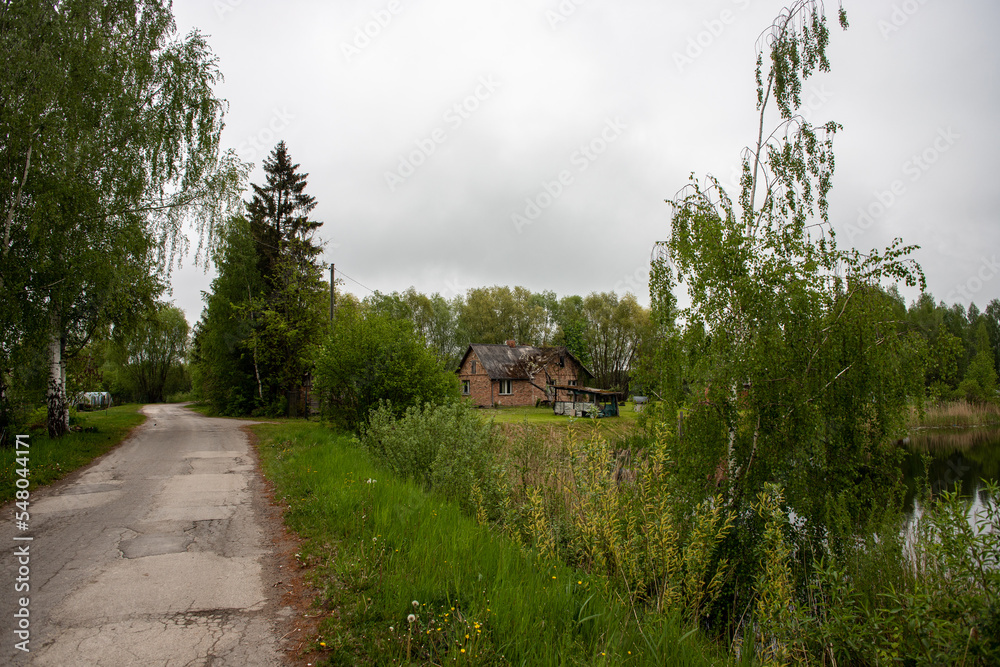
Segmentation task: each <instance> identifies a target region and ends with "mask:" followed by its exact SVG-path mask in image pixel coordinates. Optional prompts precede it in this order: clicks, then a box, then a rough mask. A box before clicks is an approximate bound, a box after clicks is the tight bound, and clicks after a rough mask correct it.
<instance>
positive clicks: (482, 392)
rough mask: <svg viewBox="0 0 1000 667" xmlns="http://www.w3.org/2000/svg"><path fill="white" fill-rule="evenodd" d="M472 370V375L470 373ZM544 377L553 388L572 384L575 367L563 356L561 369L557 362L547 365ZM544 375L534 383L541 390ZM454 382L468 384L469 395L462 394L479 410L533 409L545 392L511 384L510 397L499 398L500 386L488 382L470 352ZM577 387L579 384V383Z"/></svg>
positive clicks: (522, 382) (523, 383) (525, 384)
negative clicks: (547, 378)
mask: <svg viewBox="0 0 1000 667" xmlns="http://www.w3.org/2000/svg"><path fill="white" fill-rule="evenodd" d="M473 366H475V372H473ZM546 373H548V376H549V378H550V379H551V380H553V381H554V383H555V384H569V383H570V381H571V380H576V379H577V378H578V375H579V366H578V365H577V364H576V363H575V362H574V361H573V359H572V358H570V356H569V355H566V356H565V358H564V365H563V366H561V367H560V366H559V363H558V360H556V361H554V362H553V363H551V364H549V366H548V368H547V369H546ZM546 373H538V375H536V376H535V379H534V383H535V384H537V385H539V386H541V387H544V386H545V384H546ZM458 378H459V380H462V381H468V383H469V393H468V394H463V395H464V396H466V397H468V398H471V399H472V400H473V401H474V402H475V404H476V405H478V406H480V407H490V406H492V405H494V404H495V405H500V406H513V405H518V406H520V405H534V404H535V403H537V402H538V401H542V400H545V399H546V398H547V397H546V395H545V392H544V391H542V390H541V389H539V388H538V387H536V386H534V385H532V384H531V383H530V382H528V381H527V380H511V390H512V393H511V394H508V395H501V394H500V382H499V381H498V380H492V381H491V380H490V377H489V375H487V373H486V370H485V369H484V368H483V364H482V362H480V361H479V358H478V357H477V356H476V353H475V351H473V352H472V353H471V354H469V356H468V357H467V358H466V359H465V361H464V362H463V363H462V366H461V368H459V369H458ZM580 384H583V382H581V383H580Z"/></svg>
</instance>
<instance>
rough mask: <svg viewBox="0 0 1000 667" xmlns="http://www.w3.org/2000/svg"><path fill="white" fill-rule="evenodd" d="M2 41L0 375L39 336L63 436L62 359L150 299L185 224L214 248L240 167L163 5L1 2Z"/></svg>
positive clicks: (202, 44) (211, 71)
mask: <svg viewBox="0 0 1000 667" xmlns="http://www.w3.org/2000/svg"><path fill="white" fill-rule="evenodd" d="M0 42H2V44H3V46H4V51H5V59H4V64H3V68H4V69H3V72H2V76H0V80H2V81H3V84H2V85H3V96H2V98H0V105H2V106H0V136H2V137H4V143H3V145H2V146H0V152H2V155H0V168H2V170H3V172H2V175H0V179H2V180H0V205H2V206H3V211H2V220H3V246H2V247H0V267H2V270H0V276H2V278H0V294H2V297H3V301H4V303H5V304H10V309H9V310H7V309H6V308H5V309H4V310H7V312H8V313H10V314H9V315H8V317H4V318H3V322H2V325H3V333H4V336H5V341H6V342H5V343H4V348H3V350H2V353H3V362H4V363H3V364H2V365H3V366H4V367H5V368H0V378H5V377H6V374H7V368H9V366H10V363H11V359H12V355H13V354H14V352H15V348H17V347H19V346H23V345H26V344H28V343H29V342H30V341H31V340H32V339H35V338H37V337H39V336H42V337H44V338H45V340H46V341H47V346H48V358H49V388H48V398H47V401H48V409H49V419H48V429H49V432H50V434H52V435H53V436H57V435H60V434H62V433H64V432H65V431H66V430H67V428H68V409H67V401H66V393H65V361H66V355H67V354H72V353H73V351H74V350H75V349H79V348H80V347H82V345H84V344H85V343H86V341H87V340H89V339H90V338H91V337H92V336H93V335H94V333H95V332H97V331H98V330H100V329H101V328H102V327H107V326H109V325H110V324H112V323H115V322H122V321H125V320H128V319H129V318H130V317H135V316H136V313H138V312H141V311H142V310H144V309H146V308H148V307H149V306H150V305H151V303H152V301H153V298H154V297H155V295H156V294H158V293H159V292H160V291H162V289H163V284H162V283H161V282H160V281H159V279H158V278H156V277H155V276H157V275H162V273H163V272H164V270H167V269H169V267H170V266H171V264H172V262H173V260H174V258H175V257H176V256H177V253H178V252H180V251H185V250H186V249H187V238H186V236H185V234H184V233H183V224H184V222H185V221H186V220H191V221H193V222H194V224H195V227H196V230H197V234H198V238H199V239H200V241H199V246H200V245H201V244H202V242H204V243H206V244H207V245H208V246H211V244H212V242H213V239H214V238H215V236H216V234H215V229H216V226H217V224H218V223H219V222H220V221H221V219H222V217H221V216H222V215H223V213H224V211H225V210H226V209H227V208H229V207H232V206H236V205H238V202H239V199H238V197H239V189H240V188H239V186H240V184H241V182H242V181H243V179H244V178H245V174H246V169H245V167H244V166H243V165H242V164H241V163H240V162H239V161H238V160H237V159H236V158H235V155H234V154H233V153H232V152H230V153H227V154H226V155H221V156H220V154H219V135H220V133H221V130H222V116H223V111H224V103H223V102H222V100H219V99H218V98H216V97H215V95H214V92H213V90H212V88H213V86H214V85H215V84H216V83H217V82H218V81H219V80H220V79H221V74H220V72H219V70H218V67H217V62H216V58H215V57H214V55H213V54H212V52H211V50H210V49H209V47H208V44H207V43H206V41H205V39H204V37H202V35H200V34H199V33H198V32H192V33H190V34H189V35H187V36H186V37H183V38H181V37H179V36H178V35H177V34H176V30H175V25H174V20H173V16H172V14H171V11H170V4H169V3H168V2H162V1H159V0H131V1H123V2H116V3H110V4H109V3H105V2H99V1H97V0H67V1H66V2H61V3H58V4H55V5H53V4H52V3H39V2H3V3H2V5H0ZM199 249H201V248H200V247H199ZM3 382H4V381H3V379H0V390H2V389H3V386H2V385H3Z"/></svg>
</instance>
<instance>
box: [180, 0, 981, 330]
mask: <svg viewBox="0 0 1000 667" xmlns="http://www.w3.org/2000/svg"><path fill="white" fill-rule="evenodd" d="M785 5H786V2H781V1H772V0H673V1H670V2H654V1H652V0H644V1H638V0H624V1H622V2H616V3H611V2H598V1H597V0H527V1H523V2H518V1H512V0H506V1H503V2H501V1H500V0H479V1H475V2H470V1H469V0H364V1H360V2H320V1H307V0H291V1H286V2H282V3H280V5H279V4H278V3H264V2H263V1H262V0H175V2H174V14H175V17H176V19H177V25H178V29H179V31H180V32H182V33H186V32H188V31H189V30H191V29H194V28H197V29H198V30H200V31H201V32H202V33H203V34H205V35H207V38H208V42H209V44H210V45H211V48H212V50H213V51H214V52H215V54H216V55H217V56H218V58H219V66H220V68H221V70H222V73H223V75H224V77H225V81H224V82H223V83H221V84H220V85H219V86H218V88H217V91H216V92H217V94H218V96H220V97H222V98H224V99H226V100H227V102H228V105H229V109H228V112H227V115H226V128H225V130H224V133H223V138H222V142H223V147H224V148H232V149H234V150H236V151H237V152H238V154H239V155H240V157H241V158H242V159H244V160H246V161H248V162H252V163H254V168H253V170H252V172H251V177H250V181H251V182H254V183H262V182H263V172H262V170H261V166H260V165H261V161H262V160H263V159H264V158H265V157H266V156H267V155H268V154H269V153H270V151H271V150H272V149H273V148H274V146H275V145H276V144H277V142H278V141H280V140H284V141H285V142H286V144H287V146H288V151H289V154H290V156H291V158H292V159H293V161H294V162H296V163H298V164H299V165H300V171H301V172H303V173H308V175H309V176H308V186H307V188H306V192H307V193H309V194H311V195H313V196H314V197H315V198H316V200H317V203H318V205H317V207H316V208H315V209H314V211H313V213H312V217H313V219H315V220H319V221H322V222H323V223H324V224H323V226H322V227H321V228H320V237H321V238H322V240H323V241H324V242H325V244H326V245H325V249H324V254H323V261H324V262H326V263H333V264H335V265H336V271H337V276H338V277H339V278H341V279H343V281H344V283H343V285H342V286H340V287H339V288H338V289H341V290H343V291H347V292H351V293H353V294H355V295H357V296H358V297H361V298H363V297H364V296H366V295H368V294H370V293H371V291H373V290H377V291H380V292H383V293H389V292H393V291H403V290H406V289H407V288H408V287H410V286H413V287H415V288H416V289H417V290H418V291H420V292H424V293H427V294H432V293H440V294H442V295H443V296H445V297H447V298H452V297H454V296H456V295H461V294H465V292H466V290H468V289H469V288H471V287H480V286H491V285H508V286H511V287H513V286H515V285H521V286H524V287H527V288H528V289H530V290H532V291H535V292H538V291H545V290H551V291H554V292H556V294H558V295H559V296H565V295H568V294H580V295H586V294H589V293H590V292H607V291H615V292H617V293H618V294H619V295H624V294H625V293H626V292H632V293H634V294H635V295H636V296H637V297H638V298H639V300H640V301H641V302H643V303H647V304H648V271H649V260H650V254H651V251H652V249H653V247H654V244H655V242H656V241H658V240H664V239H666V238H668V237H669V229H670V207H669V206H668V205H667V204H666V203H665V202H664V200H668V199H671V198H673V197H674V195H675V194H676V193H677V192H678V191H679V190H680V189H681V188H682V187H683V186H684V185H685V184H686V183H687V181H688V177H689V175H690V174H692V173H694V174H695V175H696V176H697V177H700V178H703V177H704V176H705V175H706V174H713V175H715V176H717V177H718V178H719V179H720V180H721V181H722V182H723V183H732V182H735V180H736V179H735V176H734V174H735V173H737V172H736V170H737V169H738V168H739V165H740V154H741V151H742V149H743V148H744V147H745V146H748V145H750V144H751V143H752V142H753V141H754V140H755V138H756V132H757V122H758V117H757V112H756V109H755V103H756V91H755V83H754V67H755V58H756V50H755V48H756V45H757V43H758V38H759V37H760V35H761V34H762V33H763V32H764V30H765V29H766V28H767V27H768V26H769V25H770V24H771V22H772V21H773V20H774V18H775V17H776V16H777V15H778V14H779V12H780V11H781V10H782V8H783V7H784V6H785ZM844 8H845V9H846V10H847V14H848V19H849V21H850V28H849V29H848V30H847V31H842V30H841V29H840V27H839V26H838V25H837V23H836V12H837V3H836V1H835V0H834V1H830V2H827V4H826V11H827V13H828V15H829V17H830V27H831V40H830V46H829V49H828V55H829V58H830V63H831V71H830V72H829V73H824V74H819V75H816V76H814V77H812V78H810V79H808V80H807V82H806V83H805V85H804V88H803V102H804V109H803V113H804V115H805V116H806V117H807V118H808V120H810V121H811V122H813V123H814V124H820V123H823V122H826V121H828V120H834V121H837V122H839V123H840V124H841V125H842V126H843V130H842V131H841V132H838V134H837V136H836V138H835V140H834V151H835V154H836V173H835V176H834V187H833V190H832V192H831V196H830V218H831V222H832V224H833V227H834V229H835V230H836V231H837V239H838V244H839V245H840V246H841V247H850V246H853V247H855V248H857V249H859V250H862V251H867V250H869V249H873V248H878V249H882V248H885V247H886V246H888V245H889V244H890V243H892V241H893V239H894V238H897V237H900V238H902V240H903V241H904V243H906V244H915V245H919V246H920V249H919V250H917V251H916V252H915V253H914V257H915V258H916V259H917V261H918V262H919V263H920V264H921V266H922V267H923V270H924V273H925V274H926V277H927V289H928V291H929V292H930V293H931V294H932V295H933V296H934V298H935V300H937V301H945V302H946V303H948V304H949V305H950V304H953V303H961V304H963V305H965V306H968V305H969V304H970V303H976V304H977V305H978V306H979V308H980V309H984V308H985V306H986V304H987V303H988V302H989V301H990V300H992V299H994V298H1000V225H998V221H1000V187H998V185H1000V184H998V176H1000V174H998V172H1000V170H998V169H997V166H996V160H997V156H1000V131H998V128H997V123H996V121H997V120H1000V113H998V104H1000V41H998V40H997V39H996V38H995V36H996V34H997V32H998V29H1000V3H997V2H995V0H950V1H949V2H945V1H944V0H864V2H861V1H860V0H845V2H844ZM248 197H249V195H247V197H246V198H248ZM193 245H197V243H196V242H195V243H194V244H193ZM213 275H214V274H213V273H212V271H211V269H209V270H208V271H207V272H206V269H205V268H204V267H199V266H196V265H195V263H194V258H193V255H192V256H190V257H188V258H187V259H186V260H185V262H184V266H183V268H181V269H175V270H174V272H173V275H172V294H171V296H170V297H169V298H171V299H172V300H173V301H174V302H175V304H176V305H178V306H180V307H181V308H182V309H183V310H184V311H185V313H186V315H187V318H188V321H189V322H191V323H194V322H195V321H196V320H197V319H198V318H199V316H200V313H201V310H202V307H203V302H202V298H201V292H202V291H205V290H208V289H209V287H210V283H211V279H212V277H213ZM901 291H902V293H903V295H904V296H905V297H906V299H907V301H912V300H913V299H914V298H915V297H916V296H917V295H918V292H917V291H916V290H914V289H905V288H903V289H901Z"/></svg>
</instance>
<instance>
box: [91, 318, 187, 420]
mask: <svg viewBox="0 0 1000 667" xmlns="http://www.w3.org/2000/svg"><path fill="white" fill-rule="evenodd" d="M187 349H188V323H187V320H186V319H185V317H184V313H183V312H182V311H181V310H180V309H179V308H177V307H175V306H171V305H169V304H166V303H163V302H159V303H157V304H156V307H155V309H154V310H153V311H151V312H150V313H148V314H147V315H146V318H145V319H143V320H142V321H140V322H139V324H138V325H137V326H136V327H135V328H134V329H133V330H132V331H130V332H127V333H125V332H118V335H117V337H116V340H115V341H114V343H113V345H112V347H111V352H110V355H109V364H108V366H109V368H108V370H109V371H110V375H112V376H113V379H112V381H111V384H112V388H113V394H114V395H115V396H116V398H117V400H118V401H120V402H131V401H136V402H139V403H159V402H162V401H163V400H164V399H165V397H166V396H167V394H170V393H176V392H178V391H183V390H185V389H188V388H189V387H185V386H184V380H185V374H184V367H183V363H184V359H185V356H186V354H187Z"/></svg>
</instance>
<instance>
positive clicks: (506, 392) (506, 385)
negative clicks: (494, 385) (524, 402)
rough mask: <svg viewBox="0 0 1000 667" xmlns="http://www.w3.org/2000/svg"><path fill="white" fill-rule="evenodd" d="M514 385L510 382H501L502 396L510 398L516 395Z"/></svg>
mask: <svg viewBox="0 0 1000 667" xmlns="http://www.w3.org/2000/svg"><path fill="white" fill-rule="evenodd" d="M512 384H513V383H512V382H511V381H510V380H500V395H501V396H510V395H511V394H513V393H514V389H513V387H512V386H511V385H512Z"/></svg>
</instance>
